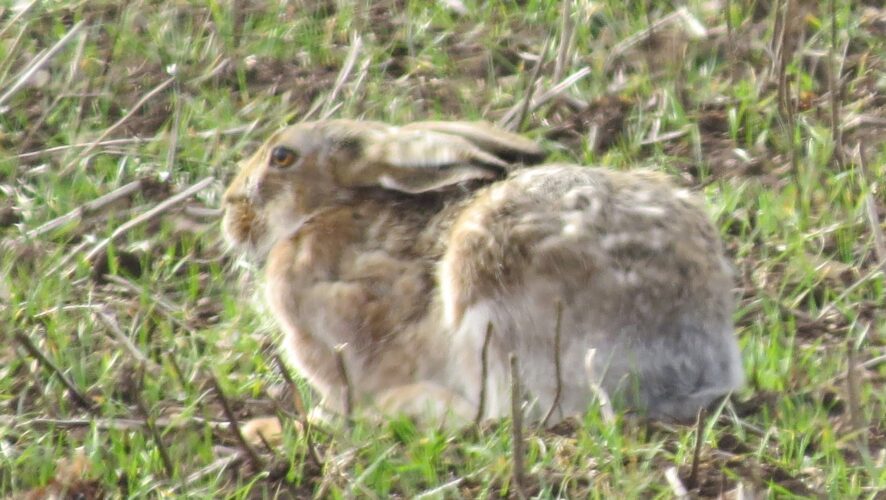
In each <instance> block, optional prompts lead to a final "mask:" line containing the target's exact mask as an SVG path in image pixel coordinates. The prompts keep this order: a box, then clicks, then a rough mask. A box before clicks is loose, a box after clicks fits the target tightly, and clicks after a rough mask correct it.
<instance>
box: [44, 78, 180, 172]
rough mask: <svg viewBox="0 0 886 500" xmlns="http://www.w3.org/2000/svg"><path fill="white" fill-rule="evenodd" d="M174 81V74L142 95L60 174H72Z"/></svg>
mask: <svg viewBox="0 0 886 500" xmlns="http://www.w3.org/2000/svg"><path fill="white" fill-rule="evenodd" d="M174 81H175V77H174V76H173V77H170V78H168V79H166V80H164V81H163V82H162V83H160V85H157V86H156V87H154V88H153V89H152V90H151V91H150V92H148V93H147V94H145V95H144V96H142V98H141V99H139V100H138V102H137V103H135V105H134V106H133V107H132V109H130V110H129V112H128V113H126V114H125V115H123V117H122V118H120V119H119V120H117V121H116V122H114V124H113V125H111V126H110V127H108V128H106V129H105V131H104V132H102V133H101V135H99V136H98V137H97V138H96V139H95V140H94V141H92V143H91V144H90V145H89V146H87V147H86V149H84V150H83V151H80V154H78V155H77V156H76V157H75V158H74V159H73V160H71V162H70V163H68V164H67V165H65V167H64V168H62V169H61V171H60V172H59V176H60V177H64V176H66V175H68V174H70V173H71V172H73V171H74V169H75V168H76V167H77V164H78V163H79V162H80V160H82V159H83V158H85V157H86V156H87V155H88V154H89V153H91V152H93V151H94V150H95V148H97V147H98V145H99V144H100V143H101V142H102V141H104V140H105V139H107V138H108V136H109V135H111V134H113V133H114V131H116V130H117V129H118V128H120V127H121V126H122V125H123V124H124V123H126V122H127V121H129V119H130V118H132V116H133V115H135V113H136V112H138V110H139V109H141V107H142V106H144V105H145V103H147V102H148V101H150V100H151V99H153V98H154V96H156V95H157V94H159V93H160V92H163V91H164V90H166V88H167V87H169V86H170V85H172V82H174Z"/></svg>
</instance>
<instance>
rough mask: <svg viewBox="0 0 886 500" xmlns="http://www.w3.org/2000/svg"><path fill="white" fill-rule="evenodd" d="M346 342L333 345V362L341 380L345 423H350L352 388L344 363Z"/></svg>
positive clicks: (352, 406) (352, 403) (352, 409)
mask: <svg viewBox="0 0 886 500" xmlns="http://www.w3.org/2000/svg"><path fill="white" fill-rule="evenodd" d="M347 347H348V345H347V344H339V345H337V346H335V362H336V365H337V368H338V375H339V377H341V382H342V392H343V394H342V403H343V404H344V413H345V424H346V425H351V417H352V416H353V412H354V389H353V387H351V379H350V377H349V376H348V367H347V364H346V363H345V353H344V351H345V349H346V348H347Z"/></svg>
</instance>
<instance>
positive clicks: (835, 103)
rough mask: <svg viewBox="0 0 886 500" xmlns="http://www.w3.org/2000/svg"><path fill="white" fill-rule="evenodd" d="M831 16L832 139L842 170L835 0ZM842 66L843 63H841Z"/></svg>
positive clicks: (829, 88)
mask: <svg viewBox="0 0 886 500" xmlns="http://www.w3.org/2000/svg"><path fill="white" fill-rule="evenodd" d="M828 5H829V7H830V16H831V43H830V45H829V46H828V58H827V62H828V68H827V69H828V71H827V72H828V92H830V97H831V99H830V103H831V139H832V140H833V141H834V163H835V164H836V167H837V169H838V170H842V169H843V166H844V162H845V155H844V154H843V131H842V129H841V127H840V122H841V120H840V114H841V113H840V107H841V106H840V104H841V102H842V99H841V97H842V92H841V90H842V87H843V86H842V85H841V84H840V80H841V78H840V75H839V74H837V71H838V70H837V68H836V66H837V62H836V52H837V8H836V6H835V0H829V1H828ZM840 66H841V68H842V64H841V65H840Z"/></svg>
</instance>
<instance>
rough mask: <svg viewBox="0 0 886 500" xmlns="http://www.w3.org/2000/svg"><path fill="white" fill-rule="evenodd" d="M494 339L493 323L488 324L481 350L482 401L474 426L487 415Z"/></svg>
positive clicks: (479, 403)
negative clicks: (487, 397)
mask: <svg viewBox="0 0 886 500" xmlns="http://www.w3.org/2000/svg"><path fill="white" fill-rule="evenodd" d="M491 339H492V322H491V321H490V322H489V323H487V324H486V336H485V337H484V338H483V348H482V349H481V350H480V401H479V402H478V403H477V416H476V417H474V425H476V426H479V425H480V421H482V420H483V414H484V413H486V383H487V381H488V379H489V341H490V340H491Z"/></svg>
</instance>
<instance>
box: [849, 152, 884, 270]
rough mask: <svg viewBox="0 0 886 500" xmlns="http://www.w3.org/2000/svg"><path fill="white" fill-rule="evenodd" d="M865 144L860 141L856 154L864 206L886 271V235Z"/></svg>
mask: <svg viewBox="0 0 886 500" xmlns="http://www.w3.org/2000/svg"><path fill="white" fill-rule="evenodd" d="M864 151H865V149H864V145H863V144H861V143H858V145H857V146H856V147H855V154H856V156H858V169H857V172H858V176H859V178H860V179H861V183H862V189H864V193H865V194H864V206H865V215H866V216H867V219H868V225H869V226H870V228H871V237H872V238H873V241H874V253H875V254H876V255H877V262H879V264H880V265H879V267H880V269H882V270H883V271H886V236H884V235H883V228H881V227H880V216H879V214H878V210H877V202H876V201H875V200H874V197H873V195H872V194H871V192H872V189H870V188H871V185H870V184H869V183H868V165H867V160H866V159H865V155H864Z"/></svg>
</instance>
